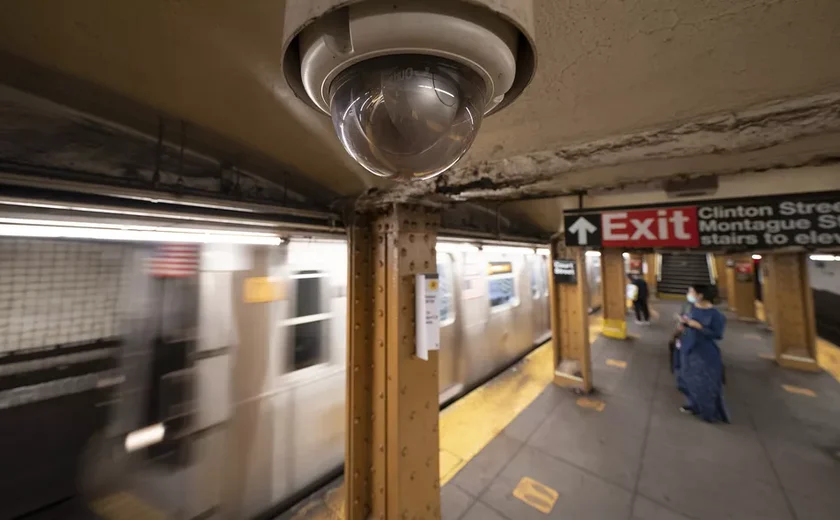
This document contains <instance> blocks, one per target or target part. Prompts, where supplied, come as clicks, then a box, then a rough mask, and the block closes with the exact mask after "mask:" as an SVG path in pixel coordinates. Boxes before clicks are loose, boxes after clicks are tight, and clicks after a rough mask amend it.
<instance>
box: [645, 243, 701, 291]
mask: <svg viewBox="0 0 840 520" xmlns="http://www.w3.org/2000/svg"><path fill="white" fill-rule="evenodd" d="M707 257H708V256H707V255H706V254H705V253H662V267H661V269H662V270H661V276H660V279H659V282H658V283H657V291H658V292H659V293H660V294H685V293H686V291H688V287H689V286H690V285H692V284H709V283H713V282H712V281H711V280H712V275H711V273H710V272H709V264H708V261H707Z"/></svg>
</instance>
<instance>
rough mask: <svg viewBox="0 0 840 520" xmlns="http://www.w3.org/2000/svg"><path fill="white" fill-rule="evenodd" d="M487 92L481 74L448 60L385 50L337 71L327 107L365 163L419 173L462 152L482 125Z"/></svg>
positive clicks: (401, 174) (392, 173)
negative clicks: (382, 53) (389, 52)
mask: <svg viewBox="0 0 840 520" xmlns="http://www.w3.org/2000/svg"><path fill="white" fill-rule="evenodd" d="M485 96H486V93H485V86H484V82H483V81H482V80H481V78H480V77H479V76H478V74H476V73H475V72H473V71H471V70H469V69H468V68H467V67H464V66H462V65H459V64H457V63H455V62H453V61H450V60H446V59H443V58H437V57H431V56H405V55H401V56H398V57H396V56H386V57H381V58H374V59H371V60H367V61H364V62H361V63H358V64H356V65H353V66H352V67H350V68H348V69H347V70H345V71H343V72H342V73H341V74H339V76H338V77H337V78H336V79H335V80H334V81H333V83H332V85H331V88H330V109H331V112H332V120H333V124H334V125H335V130H336V133H337V134H338V137H339V139H340V140H341V143H342V144H343V145H344V148H345V149H346V150H347V152H348V153H349V154H350V155H351V156H352V157H353V158H354V159H355V160H356V161H357V162H358V163H359V164H361V165H362V166H364V167H365V169H367V170H368V171H370V172H371V173H373V174H375V175H379V176H382V177H392V178H397V179H406V180H419V179H430V178H432V177H435V176H436V175H439V174H441V173H443V172H445V171H446V170H448V169H449V168H451V167H452V166H453V165H454V164H455V163H457V162H458V160H459V159H461V157H463V156H464V154H465V153H466V151H467V150H468V149H469V147H470V146H471V145H472V142H473V140H474V139H475V136H476V134H477V133H478V129H479V127H480V126H481V119H482V116H483V115H484V107H485V106H486V104H487V100H486V98H485Z"/></svg>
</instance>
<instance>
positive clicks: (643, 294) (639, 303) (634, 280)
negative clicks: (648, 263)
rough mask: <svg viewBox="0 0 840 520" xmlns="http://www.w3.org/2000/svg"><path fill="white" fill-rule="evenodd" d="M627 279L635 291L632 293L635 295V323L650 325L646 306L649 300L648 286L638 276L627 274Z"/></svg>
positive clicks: (648, 311)
mask: <svg viewBox="0 0 840 520" xmlns="http://www.w3.org/2000/svg"><path fill="white" fill-rule="evenodd" d="M627 279H628V280H630V283H631V284H633V285H635V286H636V288H637V290H635V291H633V292H634V293H635V295H636V297H635V298H633V310H634V311H636V323H637V324H639V325H650V307H649V306H648V299H649V298H650V291H649V290H648V284H647V282H646V281H645V280H644V278H642V277H641V276H638V275H633V274H628V275H627Z"/></svg>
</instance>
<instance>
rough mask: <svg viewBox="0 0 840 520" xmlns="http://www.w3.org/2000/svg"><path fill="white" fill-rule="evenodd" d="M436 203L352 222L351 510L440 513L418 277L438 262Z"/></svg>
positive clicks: (364, 515)
mask: <svg viewBox="0 0 840 520" xmlns="http://www.w3.org/2000/svg"><path fill="white" fill-rule="evenodd" d="M438 226H439V214H437V212H436V211H434V210H431V209H427V208H421V207H415V206H404V205H392V206H390V207H388V208H387V209H383V210H382V211H381V212H379V213H376V214H365V215H360V214H356V215H355V218H354V221H353V222H352V223H351V224H350V226H349V231H348V233H349V248H348V255H349V259H348V260H349V262H348V284H347V286H348V294H347V307H348V315H347V331H348V332H347V343H348V350H347V415H346V417H347V433H346V441H347V442H346V450H347V451H346V453H347V455H346V462H345V469H344V477H345V500H346V518H347V519H348V520H368V519H369V518H373V519H386V518H387V519H389V520H390V519H392V518H393V519H401V518H416V519H439V518H440V514H441V513H440V475H439V436H438V352H437V351H431V352H429V356H428V360H423V359H421V358H419V357H417V355H416V353H415V352H416V351H415V314H414V313H415V307H416V305H415V293H416V291H415V277H416V275H417V274H431V273H434V272H435V270H436V261H435V242H436V239H437V231H438Z"/></svg>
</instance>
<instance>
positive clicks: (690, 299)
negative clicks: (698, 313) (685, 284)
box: [686, 294, 697, 303]
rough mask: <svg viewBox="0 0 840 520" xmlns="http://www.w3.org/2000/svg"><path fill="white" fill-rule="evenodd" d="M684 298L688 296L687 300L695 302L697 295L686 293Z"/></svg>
mask: <svg viewBox="0 0 840 520" xmlns="http://www.w3.org/2000/svg"><path fill="white" fill-rule="evenodd" d="M686 298H688V301H689V302H690V303H697V297H696V296H694V295H693V294H688V295H686Z"/></svg>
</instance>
